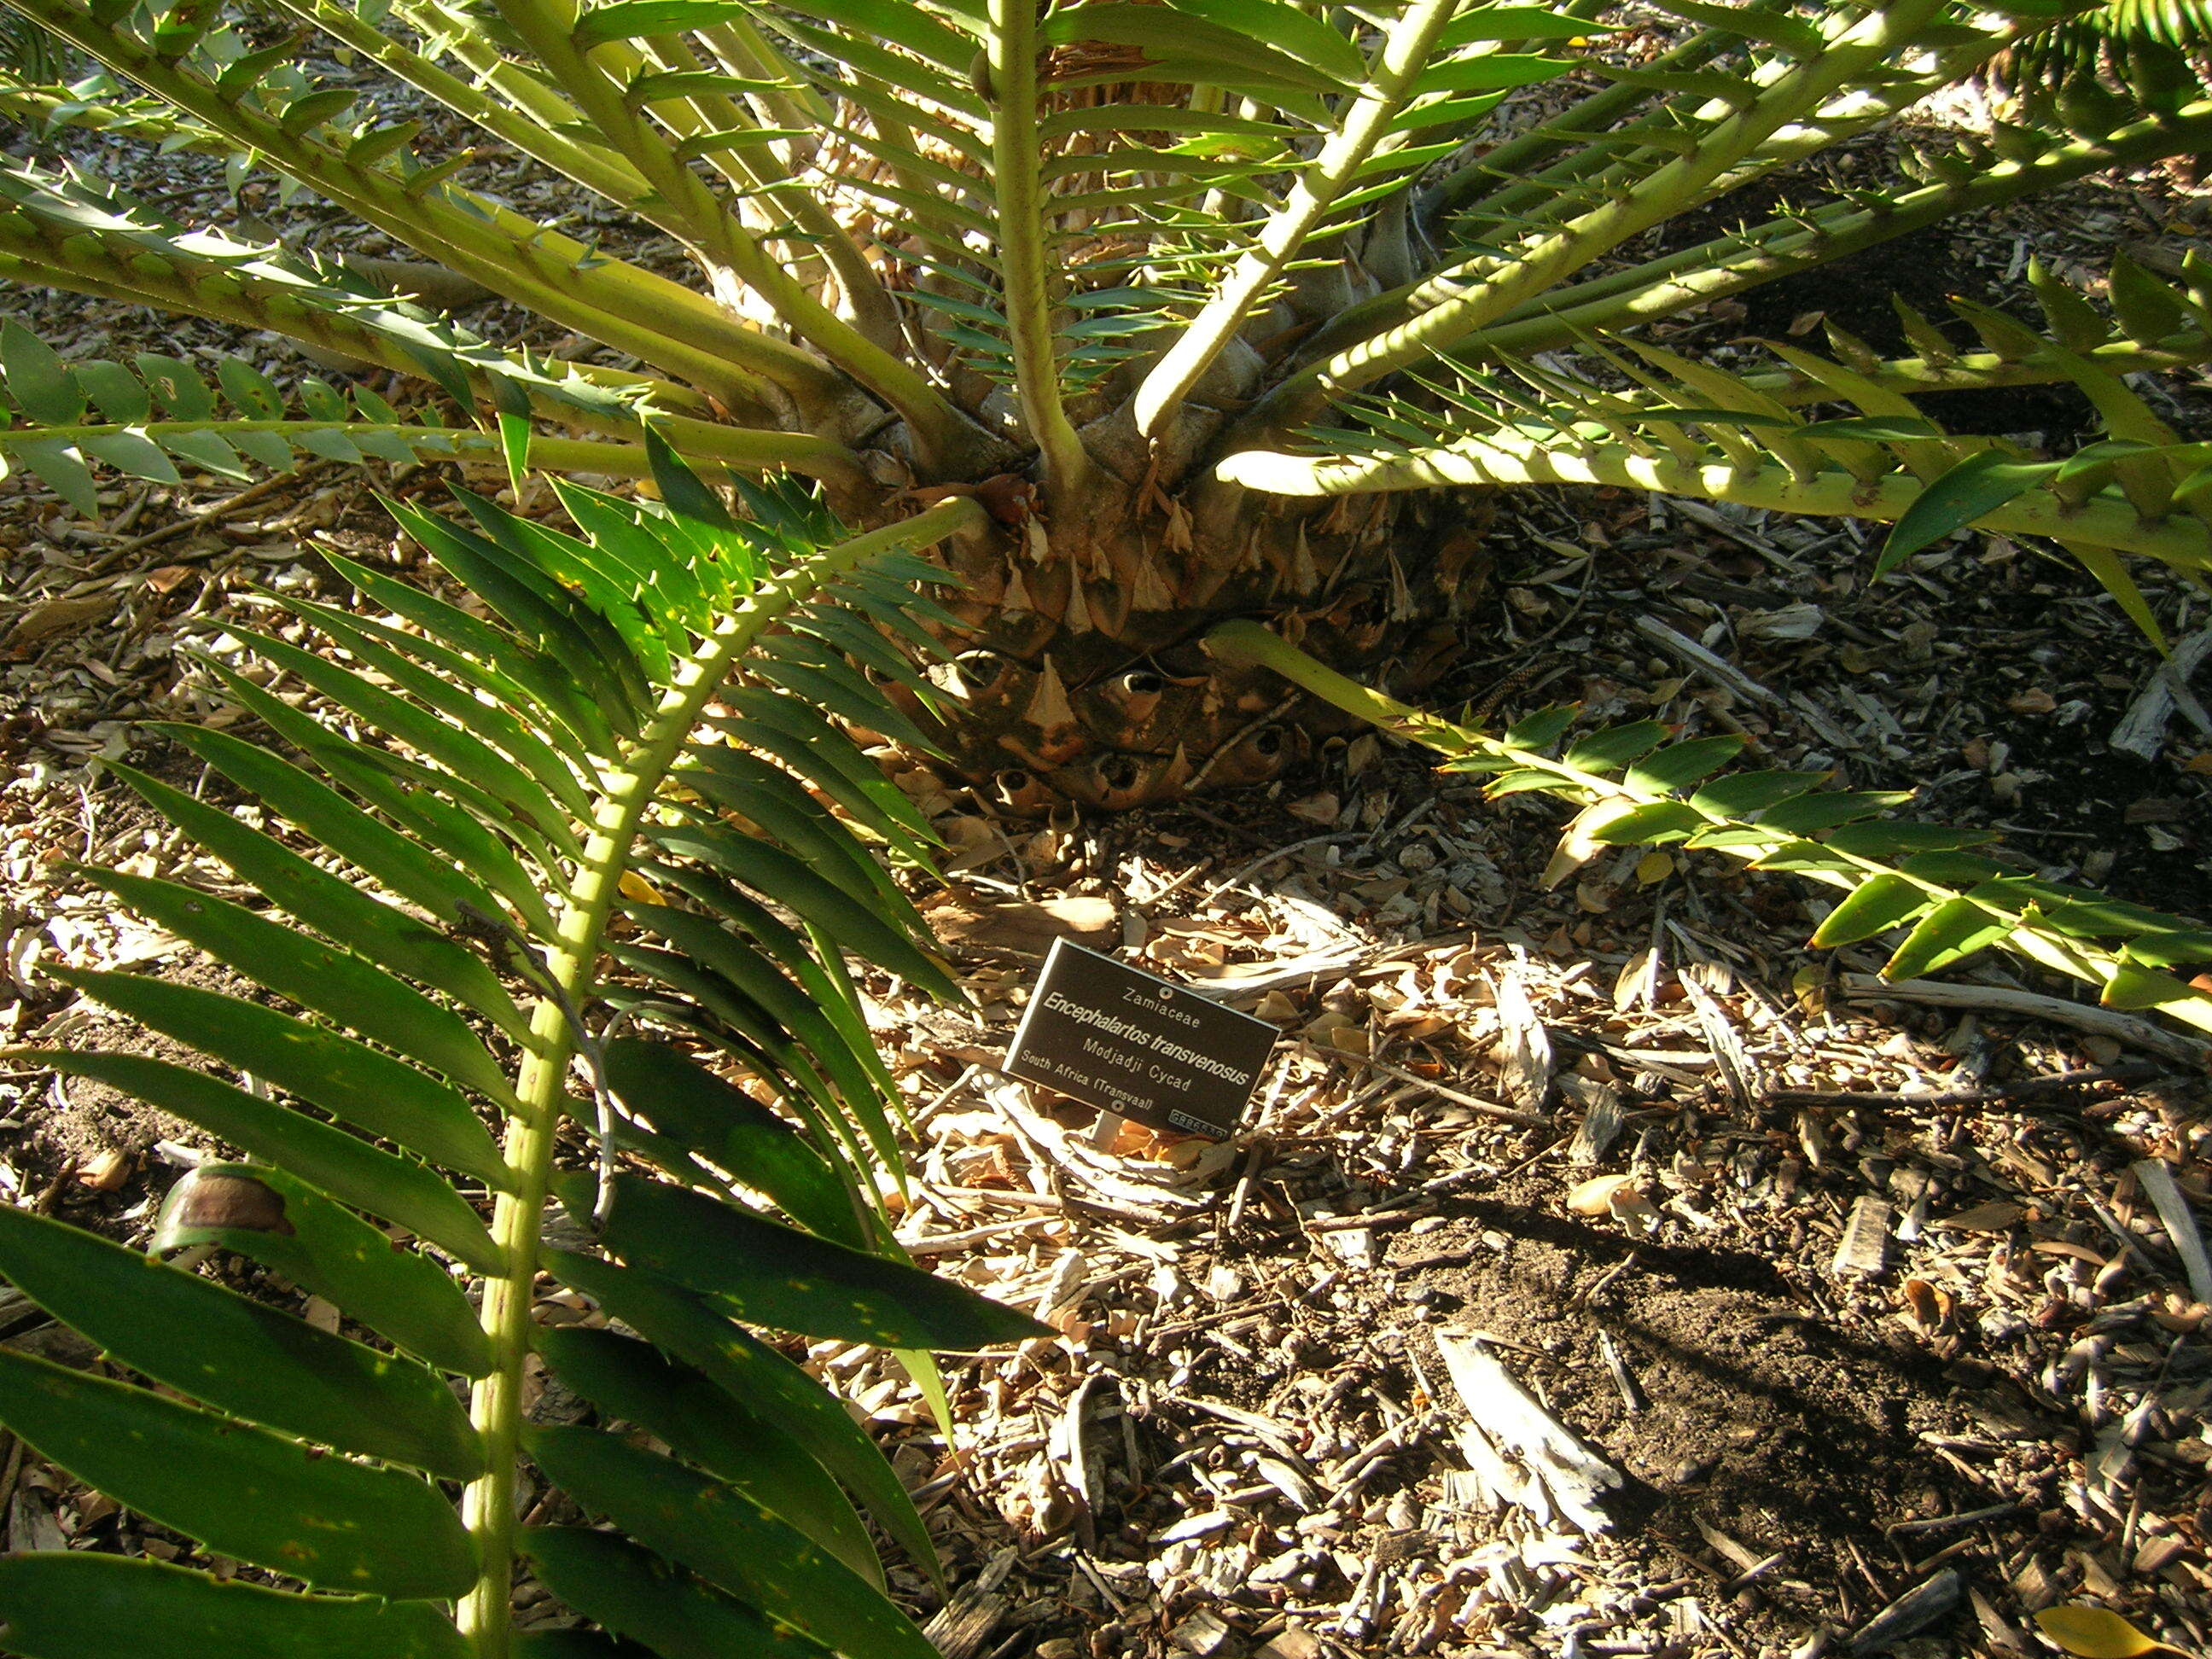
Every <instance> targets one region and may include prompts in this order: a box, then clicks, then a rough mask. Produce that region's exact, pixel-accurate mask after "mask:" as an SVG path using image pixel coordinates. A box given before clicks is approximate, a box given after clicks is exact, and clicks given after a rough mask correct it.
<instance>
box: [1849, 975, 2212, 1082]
mask: <svg viewBox="0 0 2212 1659" xmlns="http://www.w3.org/2000/svg"><path fill="white" fill-rule="evenodd" d="M1839 984H1840V986H1841V987H1842V990H1843V993H1844V997H1845V998H1846V999H1847V1000H1850V1001H1852V1002H1880V1001H1882V1000H1890V1001H1894V1002H1917V1003H1920V1004H1923V1005H1924V1006H1928V1007H1931V1008H1982V1009H1987V1010H1990V1011H1991V1012H1996V1013H2004V1014H2015V1015H2018V1016H2020V1017H2021V1018H2025V1019H2047V1020H2050V1021H2051V1022H2052V1023H2053V1024H2059V1025H2071V1026H2073V1027H2074V1028H2075V1030H2081V1031H2088V1032H2091V1033H2093V1034H2094V1035H2096V1036H2108V1037H2112V1038H2114V1039H2116V1040H2117V1041H2118V1042H2124V1043H2126V1044H2127V1045H2128V1046H2129V1047H2130V1048H2142V1049H2145V1050H2147V1051H2148V1052H2149V1053H2151V1054H2164V1055H2165V1056H2166V1058H2167V1059H2169V1060H2179V1061H2180V1062H2182V1064H2184V1065H2185V1066H2191V1067H2196V1068H2201V1067H2203V1066H2204V1065H2205V1064H2206V1063H2207V1061H2208V1060H2212V1043H2206V1042H2199V1041H2197V1039H2196V1038H2194V1037H2185V1036H2181V1035H2179V1033H2178V1032H2173V1031H2169V1030H2166V1029H2165V1028H2164V1027H2162V1026H2158V1025H2154V1024H2151V1023H2150V1022H2149V1021H2148V1020H2147V1019H2137V1018H2135V1017H2134V1016H2132V1015H2130V1014H2122V1013H2116V1012H2113V1011H2112V1009H2110V1008H2099V1007H2094V1006H2091V1005H2090V1004H2088V1003H2086V1002H2069V1001H2067V1000H2065V999H2064V998H2063V997H2051V996H2045V995H2043V994H2041V993H2040V992H2037V991H2019V990H2015V989H2014V988H2013V987H2010V986H2008V985H1976V984H1972V983H1967V982H1959V981H1950V980H1940V979H1907V980H1899V981H1897V982H1896V983H1894V984H1892V983H1891V982H1889V981H1887V980H1881V979H1877V978H1875V976H1874V975H1872V974H1845V975H1843V977H1842V979H1841V980H1840V981H1839Z"/></svg>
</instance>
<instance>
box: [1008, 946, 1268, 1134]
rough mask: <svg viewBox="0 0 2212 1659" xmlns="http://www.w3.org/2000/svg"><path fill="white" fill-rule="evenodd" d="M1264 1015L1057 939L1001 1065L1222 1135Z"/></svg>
mask: <svg viewBox="0 0 2212 1659" xmlns="http://www.w3.org/2000/svg"><path fill="white" fill-rule="evenodd" d="M1275 1035H1276V1033H1275V1028H1274V1027H1273V1026H1272V1025H1270V1024H1268V1023H1267V1021H1266V1020H1264V1019H1255V1018H1253V1017H1252V1016H1251V1015H1249V1014H1240V1013H1238V1012H1237V1011H1236V1010H1235V1009H1234V1008H1225V1007H1223V1006H1221V1004H1219V1003H1218V1002H1215V1001H1213V1000H1211V999H1209V998H1206V997H1202V996H1200V995H1199V994H1197V993H1196V992H1194V991H1186V990H1184V989H1183V988H1182V987H1181V986H1179V985H1175V984H1171V983H1170V982H1169V981H1166V980H1164V979H1162V978H1160V977H1159V976H1158V975H1154V974H1147V973H1144V972H1142V971H1140V970H1139V969H1134V968H1130V967H1127V966H1125V965H1123V964H1122V963H1118V962H1116V961H1115V960H1114V959H1113V957H1104V956H1101V955H1099V954H1098V952H1097V951H1087V950H1085V948H1084V947H1083V946H1081V945H1072V944H1070V943H1069V942H1068V941H1067V940H1066V939H1054V941H1053V945H1052V953H1051V954H1050V955H1049V956H1048V957H1045V959H1044V972H1043V973H1042V975H1039V976H1038V979H1037V982H1036V989H1035V990H1033V991H1032V992H1030V1001H1029V1006H1028V1008H1027V1009H1025V1010H1024V1012H1023V1014H1022V1023H1021V1024H1020V1026H1019V1027H1018V1029H1017V1030H1015V1032H1014V1042H1013V1047H1012V1048H1010V1049H1008V1050H1007V1052H1006V1070H1007V1072H1008V1073H1011V1074H1012V1075H1013V1076H1015V1077H1018V1078H1020V1079H1023V1080H1024V1081H1025V1082H1029V1083H1036V1084H1042V1085H1043V1086H1044V1087H1046V1088H1048V1089H1051V1090H1053V1091H1055V1092H1057V1093H1060V1094H1063V1095H1066V1097H1068V1098H1069V1099H1071V1100H1079V1101H1081V1102H1082V1103H1084V1104H1085V1105H1086V1106H1096V1107H1097V1108H1099V1109H1101V1110H1102V1111H1108V1112H1118V1113H1120V1114H1121V1115H1122V1116H1123V1117H1133V1118H1135V1119H1136V1120H1137V1121H1139V1123H1148V1124H1150V1125H1152V1127H1154V1128H1158V1129H1181V1130H1183V1131H1185V1132H1186V1133H1190V1134H1199V1135H1206V1136H1209V1137H1211V1138H1212V1139H1215V1140H1224V1139H1227V1138H1228V1137H1229V1136H1230V1135H1231V1133H1234V1132H1235V1130H1236V1127H1237V1119H1238V1118H1239V1117H1240V1116H1242V1115H1243V1111H1244V1106H1245V1103H1246V1102H1248V1101H1249V1100H1250V1099H1251V1097H1252V1090H1253V1086H1254V1085H1255V1084H1257V1083H1258V1082H1259V1080H1260V1073H1261V1070H1262V1069H1264V1068H1265V1066H1267V1055H1268V1053H1269V1051H1270V1050H1272V1049H1273V1047H1274V1044H1275Z"/></svg>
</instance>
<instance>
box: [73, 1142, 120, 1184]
mask: <svg viewBox="0 0 2212 1659" xmlns="http://www.w3.org/2000/svg"><path fill="white" fill-rule="evenodd" d="M76 1178H77V1182H78V1184H79V1185H80V1186H85V1187H89V1188H92V1190H93V1191H94V1192H95V1193H112V1192H113V1191H114V1190H115V1189H116V1188H118V1187H120V1186H121V1185H122V1184H123V1183H124V1182H126V1181H128V1180H130V1179H131V1154H130V1153H128V1152H120V1151H118V1150H117V1149H116V1148H115V1147H113V1146H108V1147H103V1148H102V1149H101V1150H100V1151H99V1152H94V1154H93V1155H92V1156H91V1157H90V1158H87V1159H86V1160H85V1162H84V1167H83V1168H82V1169H81V1170H78V1171H77V1172H76Z"/></svg>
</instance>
